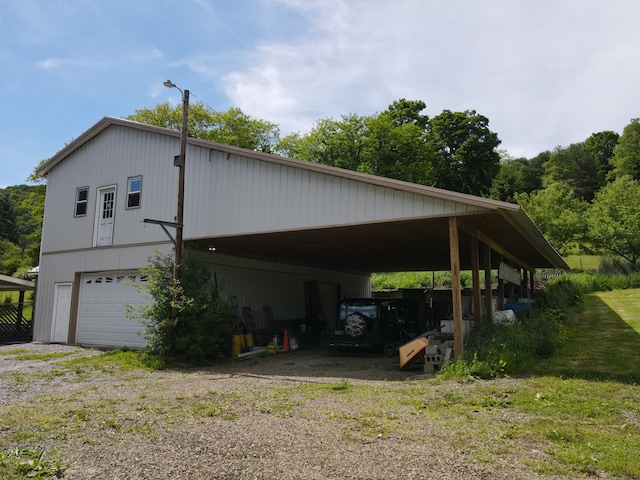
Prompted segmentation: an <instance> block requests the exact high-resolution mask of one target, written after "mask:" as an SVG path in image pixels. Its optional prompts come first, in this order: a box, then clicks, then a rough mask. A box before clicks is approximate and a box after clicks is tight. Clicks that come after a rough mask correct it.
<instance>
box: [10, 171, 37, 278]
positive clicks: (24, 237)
mask: <svg viewBox="0 0 640 480" xmlns="http://www.w3.org/2000/svg"><path fill="white" fill-rule="evenodd" d="M45 188H46V187H45V185H44V184H40V185H15V186H11V187H7V188H6V189H4V190H2V191H0V197H2V199H3V200H0V225H3V228H5V227H6V229H5V231H4V233H3V234H2V235H0V238H4V239H5V240H7V242H9V243H10V244H11V246H9V245H7V244H5V245H4V247H3V257H4V258H3V264H4V265H5V266H4V267H3V271H2V273H4V274H6V275H13V274H15V273H16V271H17V270H28V269H29V268H31V267H34V266H36V265H37V264H38V261H39V256H40V236H41V233H42V217H43V213H44V195H45Z"/></svg>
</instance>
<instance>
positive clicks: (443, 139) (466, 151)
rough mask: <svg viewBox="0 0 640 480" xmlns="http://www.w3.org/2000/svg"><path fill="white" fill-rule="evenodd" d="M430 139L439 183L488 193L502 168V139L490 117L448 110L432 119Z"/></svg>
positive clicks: (465, 190) (463, 190)
mask: <svg viewBox="0 0 640 480" xmlns="http://www.w3.org/2000/svg"><path fill="white" fill-rule="evenodd" d="M427 140H428V142H429V143H430V144H431V147H432V148H433V150H434V158H433V169H434V170H433V172H434V176H435V179H436V181H435V186H437V187H440V188H446V189H449V190H455V191H458V192H463V193H470V194H473V195H487V194H488V193H489V191H490V189H491V184H492V182H493V178H494V177H495V176H496V175H497V173H498V170H499V169H500V155H499V154H498V152H497V148H498V145H500V140H499V139H498V135H497V134H496V133H494V132H492V131H491V130H489V119H488V118H487V117H485V116H483V115H480V114H478V113H476V112H475V110H467V111H465V112H452V111H450V110H444V111H443V112H442V113H441V114H440V115H437V116H435V117H433V118H432V119H431V120H430V121H429V132H428V135H427Z"/></svg>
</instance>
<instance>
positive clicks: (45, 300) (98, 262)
mask: <svg viewBox="0 0 640 480" xmlns="http://www.w3.org/2000/svg"><path fill="white" fill-rule="evenodd" d="M156 248H158V249H160V250H161V251H165V252H170V251H171V246H170V245H168V244H163V245H145V246H139V247H121V248H93V249H86V250H81V251H75V252H65V253H59V254H45V255H41V257H40V275H39V278H38V286H37V292H36V310H35V322H34V326H33V339H34V340H35V341H38V342H50V341H51V340H52V339H51V319H52V311H53V303H54V298H53V296H54V288H55V284H56V283H71V282H73V281H74V279H75V274H76V273H83V272H85V273H86V272H104V271H115V270H134V269H140V268H143V267H146V266H147V265H148V263H149V262H148V259H149V257H151V256H153V255H154V250H155V249H156Z"/></svg>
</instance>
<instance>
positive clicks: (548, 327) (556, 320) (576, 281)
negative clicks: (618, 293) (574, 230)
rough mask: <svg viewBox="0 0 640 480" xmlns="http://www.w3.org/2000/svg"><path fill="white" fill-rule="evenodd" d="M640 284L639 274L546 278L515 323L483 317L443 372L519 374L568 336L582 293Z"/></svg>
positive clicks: (468, 376) (477, 375)
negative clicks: (459, 356) (461, 351)
mask: <svg viewBox="0 0 640 480" xmlns="http://www.w3.org/2000/svg"><path fill="white" fill-rule="evenodd" d="M638 287H640V274H632V275H622V274H616V275H598V274H594V275H591V274H585V273H580V274H568V275H563V276H561V277H559V278H556V279H553V280H551V281H549V283H548V285H547V288H546V289H544V290H542V291H540V292H538V294H537V296H536V299H535V303H534V304H533V306H532V307H531V308H529V309H527V310H525V311H523V312H521V313H520V314H519V315H518V318H517V319H516V321H515V322H514V323H513V324H510V325H504V324H497V323H494V322H492V321H490V320H488V319H483V321H481V322H479V323H478V325H476V326H475V327H474V329H473V330H472V331H471V334H470V336H469V337H468V339H467V341H466V345H465V358H464V359H463V360H457V361H455V362H452V363H451V364H450V365H449V366H448V367H446V368H445V369H444V370H443V371H442V373H441V376H442V377H443V378H445V379H447V378H449V379H457V380H459V381H466V380H469V379H473V378H482V379H489V378H498V377H504V376H512V375H518V374H523V373H526V372H529V371H531V369H532V368H533V367H534V366H535V365H536V364H537V363H538V362H540V361H541V360H545V359H548V358H551V357H552V356H553V355H554V354H555V353H556V352H557V350H558V346H559V345H560V344H561V342H562V341H563V340H565V339H566V336H567V334H568V332H569V331H570V329H571V324H572V321H573V319H574V317H575V316H576V314H578V315H579V312H580V309H581V303H582V299H583V298H584V295H586V294H588V293H590V292H595V291H611V290H619V289H628V288H638Z"/></svg>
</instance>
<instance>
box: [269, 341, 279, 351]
mask: <svg viewBox="0 0 640 480" xmlns="http://www.w3.org/2000/svg"><path fill="white" fill-rule="evenodd" d="M277 351H278V348H277V347H276V344H275V343H273V342H272V343H268V344H267V353H272V354H275V353H276V352H277Z"/></svg>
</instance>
